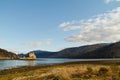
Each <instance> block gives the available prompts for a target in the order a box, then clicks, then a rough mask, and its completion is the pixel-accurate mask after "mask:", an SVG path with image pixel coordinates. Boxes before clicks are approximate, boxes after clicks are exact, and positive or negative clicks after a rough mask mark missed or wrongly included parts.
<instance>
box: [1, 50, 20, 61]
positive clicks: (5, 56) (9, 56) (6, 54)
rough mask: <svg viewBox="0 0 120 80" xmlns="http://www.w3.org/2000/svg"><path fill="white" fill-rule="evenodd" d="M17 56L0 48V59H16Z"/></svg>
mask: <svg viewBox="0 0 120 80" xmlns="http://www.w3.org/2000/svg"><path fill="white" fill-rule="evenodd" d="M17 58H18V56H17V55H16V54H15V53H12V52H9V51H7V50H4V49H1V48H0V59H17Z"/></svg>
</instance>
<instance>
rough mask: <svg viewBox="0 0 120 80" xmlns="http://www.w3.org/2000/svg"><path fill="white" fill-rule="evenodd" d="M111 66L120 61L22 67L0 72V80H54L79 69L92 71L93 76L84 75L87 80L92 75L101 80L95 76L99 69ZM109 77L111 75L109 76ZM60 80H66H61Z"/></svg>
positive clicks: (119, 64) (116, 64)
mask: <svg viewBox="0 0 120 80" xmlns="http://www.w3.org/2000/svg"><path fill="white" fill-rule="evenodd" d="M111 66H113V67H114V66H115V67H117V68H118V67H120V60H109V61H106V60H105V61H79V62H78V61H77V62H66V63H59V64H51V65H42V66H23V67H18V68H12V69H4V70H0V80H49V78H52V79H50V80H53V78H55V77H56V76H57V75H59V76H60V77H61V75H62V74H64V75H66V74H70V75H72V74H73V73H71V72H72V71H73V72H74V71H76V70H77V69H78V70H79V69H80V72H81V71H82V70H83V71H84V72H85V71H86V70H87V69H88V70H89V69H90V70H93V71H94V73H95V74H93V73H91V74H89V73H86V74H85V77H86V75H90V77H89V78H91V79H89V80H94V77H92V76H94V75H95V76H96V80H98V78H100V80H103V79H101V78H103V77H102V76H97V74H98V73H99V69H101V68H105V70H106V69H107V70H111V69H110V68H111ZM95 69H97V70H98V71H97V72H96V71H95ZM119 69H120V68H118V69H117V70H116V69H115V70H116V71H119ZM115 70H114V71H115ZM64 71H66V72H67V73H65V72H64ZM59 72H61V73H62V74H61V75H60V74H59ZM110 72H111V71H110ZM75 74H76V72H75ZM110 74H113V73H110ZM43 75H44V76H43ZM51 75H52V76H51ZM53 75H54V76H53ZM76 75H84V73H81V74H79V72H78V73H77V74H76ZM49 76H51V77H49ZM66 76H67V75H66ZM66 76H64V77H66ZM109 77H111V75H109ZM23 78H24V79H23ZM29 78H30V79H29ZM43 78H47V79H43ZM70 78H72V77H70ZM83 78H84V77H83ZM79 79H80V80H81V76H80V77H78V80H79ZM57 80H60V79H57ZM62 80H68V79H62ZM105 80H110V79H105Z"/></svg>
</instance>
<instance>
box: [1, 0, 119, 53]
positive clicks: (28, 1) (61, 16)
mask: <svg viewBox="0 0 120 80" xmlns="http://www.w3.org/2000/svg"><path fill="white" fill-rule="evenodd" d="M119 7H120V2H119V0H118V1H117V0H0V48H3V49H7V50H9V51H14V52H29V51H31V50H47V51H58V50H61V49H63V48H66V47H74V46H81V45H86V44H89V43H96V42H101V41H102V40H101V39H103V42H108V39H111V37H112V38H114V39H115V38H116V39H115V41H117V40H119V38H118V37H120V36H119V35H118V33H119V32H118V31H117V33H111V34H112V35H113V36H109V35H108V36H109V37H110V38H107V39H106V38H105V39H104V37H103V38H101V37H99V38H98V39H97V37H94V38H93V39H94V40H93V39H89V36H91V35H92V34H91V35H87V36H88V37H86V38H85V37H84V38H85V39H83V36H86V35H83V34H85V33H86V34H89V33H92V32H89V31H87V30H88V26H87V27H86V25H82V24H84V23H88V20H89V19H92V21H94V20H96V19H97V18H98V15H99V14H101V15H102V19H100V20H99V22H100V21H103V19H104V20H105V18H106V16H107V15H110V14H115V15H118V17H119V12H120V11H119ZM114 10H115V11H116V12H114ZM104 13H105V14H106V15H103V14H104ZM94 16H95V17H94ZM113 16H114V15H113ZM110 20H111V21H112V20H113V19H110ZM115 20H116V21H117V22H118V20H117V18H115ZM81 21H83V23H81ZM90 24H91V25H93V24H94V23H93V22H90ZM61 25H62V26H61ZM118 25H119V24H118ZM118 25H117V26H118ZM76 26H77V27H76ZM102 26H103V25H102ZM81 27H84V28H82V29H81ZM85 27H86V28H87V29H86V28H85ZM95 27H97V28H96V31H94V32H96V33H97V31H100V30H101V31H103V30H104V29H103V28H106V27H104V26H103V28H102V29H98V25H97V26H95ZM111 27H112V26H111ZM112 28H113V27H112ZM114 29H116V28H114ZM118 29H119V28H118ZM82 30H84V31H82ZM89 30H91V28H90V29H89ZM110 30H113V29H111V28H110ZM91 31H92V30H91ZM105 32H106V33H107V31H105ZM103 33H104V32H103ZM106 33H105V34H103V35H106ZM108 33H109V32H108ZM78 34H79V35H78ZM93 34H94V33H93ZM97 34H98V35H101V33H97ZM78 36H79V37H78ZM81 36H82V37H81ZM116 36H117V37H116ZM73 38H74V39H73ZM100 40H101V41H100ZM110 41H111V42H112V41H114V40H112V39H111V40H110Z"/></svg>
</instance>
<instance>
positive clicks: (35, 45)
mask: <svg viewBox="0 0 120 80" xmlns="http://www.w3.org/2000/svg"><path fill="white" fill-rule="evenodd" d="M23 45H25V46H29V47H34V48H39V47H41V45H42V42H39V41H36V42H32V41H29V42H24V43H23Z"/></svg>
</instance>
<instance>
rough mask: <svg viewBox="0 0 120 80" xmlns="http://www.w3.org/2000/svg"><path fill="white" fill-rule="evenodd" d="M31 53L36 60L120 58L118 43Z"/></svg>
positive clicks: (119, 45) (119, 44)
mask: <svg viewBox="0 0 120 80" xmlns="http://www.w3.org/2000/svg"><path fill="white" fill-rule="evenodd" d="M31 52H34V53H35V55H36V56H37V58H81V59H90V58H96V59H97V58H120V42H116V43H102V44H93V45H85V46H80V47H73V48H66V49H63V50H61V51H58V52H49V51H40V50H36V51H31ZM27 55H28V54H26V55H25V56H27Z"/></svg>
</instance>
